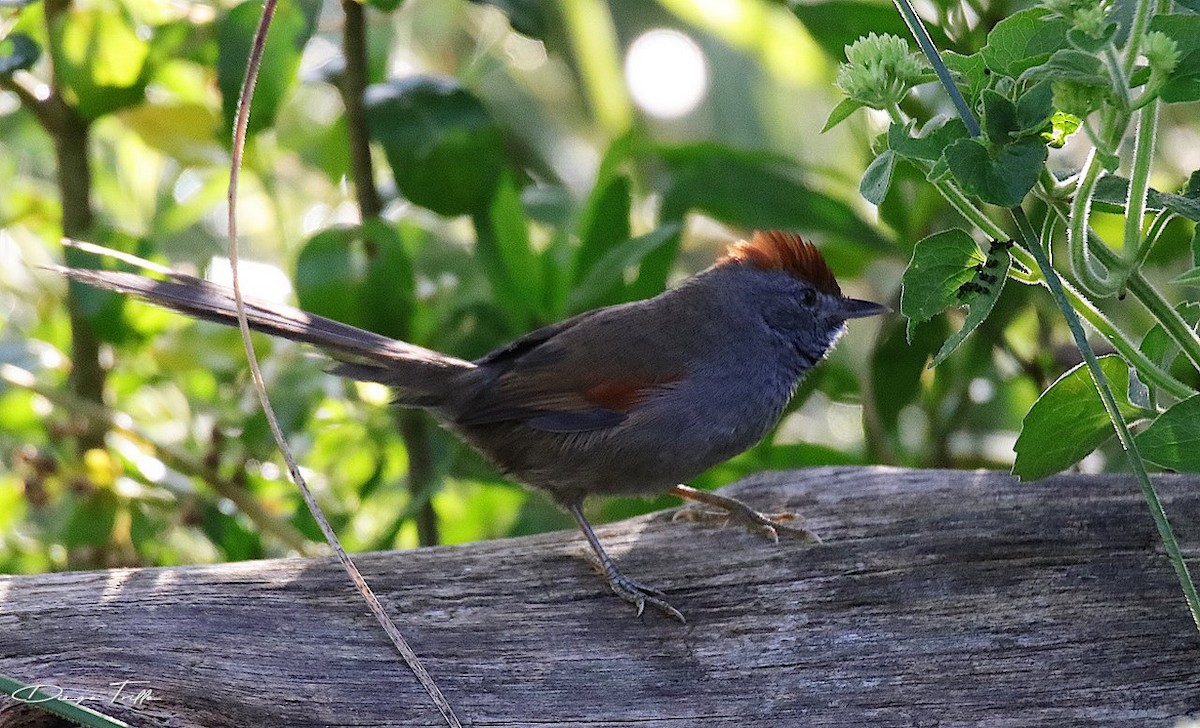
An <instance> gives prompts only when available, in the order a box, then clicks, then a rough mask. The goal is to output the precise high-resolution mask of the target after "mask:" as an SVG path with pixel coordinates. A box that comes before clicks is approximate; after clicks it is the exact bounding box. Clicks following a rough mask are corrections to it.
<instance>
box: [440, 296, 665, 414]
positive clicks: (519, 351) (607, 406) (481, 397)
mask: <svg viewBox="0 0 1200 728" xmlns="http://www.w3.org/2000/svg"><path fill="white" fill-rule="evenodd" d="M611 310H612V309H602V310H600V311H593V312H590V313H587V314H582V315H580V316H577V317H575V318H574V319H569V320H568V321H564V322H562V323H559V324H555V325H553V326H549V327H546V328H544V329H539V330H538V331H535V332H533V333H531V334H527V335H526V336H523V337H521V338H520V339H518V340H517V341H516V342H513V344H511V345H509V346H507V347H505V348H504V349H501V350H499V351H497V352H493V353H492V354H489V355H488V356H486V357H484V358H482V359H480V360H478V361H477V362H476V363H477V364H479V365H480V366H482V367H485V368H486V367H492V368H494V369H495V370H496V377H495V379H494V380H493V381H492V382H491V383H490V384H489V385H488V386H486V387H484V388H483V389H482V390H481V391H480V392H479V394H478V395H476V396H475V397H474V398H473V399H472V400H471V402H470V403H469V404H468V405H467V406H466V407H464V408H463V413H462V414H460V415H459V416H458V417H456V418H455V422H457V423H458V424H460V425H467V426H470V425H487V424H496V423H501V422H523V423H525V424H526V425H528V426H529V427H532V428H534V429H538V430H544V431H547V432H585V431H591V430H599V429H605V428H608V427H615V426H617V425H619V424H621V423H622V422H624V421H625V419H626V417H627V416H628V414H629V413H630V412H631V411H633V410H634V409H636V408H637V407H638V406H639V405H640V404H642V403H644V402H645V401H646V400H647V399H648V398H650V397H652V396H654V395H656V394H658V393H660V392H663V391H666V390H667V389H669V388H670V386H671V385H672V384H673V383H674V382H677V381H679V380H680V379H682V378H683V377H684V376H685V375H686V370H685V369H684V368H683V367H681V366H680V367H670V368H666V369H665V370H664V367H663V366H662V363H661V362H658V364H657V365H656V366H655V367H653V368H651V367H647V366H639V362H638V361H637V360H636V357H634V356H633V352H639V351H641V352H645V351H649V350H650V348H649V346H648V344H647V343H646V342H641V341H637V340H630V339H629V337H628V336H621V337H614V336H612V335H611V334H612V331H611V330H609V331H605V329H606V328H611V327H613V326H614V325H621V323H622V322H624V321H626V320H627V319H624V318H620V319H618V318H617V317H614V316H613V315H612V314H610V313H605V312H606V311H611ZM615 341H622V342H624V344H623V346H622V350H616V349H615V344H612V343H610V342H615Z"/></svg>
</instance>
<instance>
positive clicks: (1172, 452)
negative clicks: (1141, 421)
mask: <svg viewBox="0 0 1200 728" xmlns="http://www.w3.org/2000/svg"><path fill="white" fill-rule="evenodd" d="M1134 442H1136V443H1137V448H1138V452H1140V453H1141V455H1142V457H1143V458H1145V459H1146V460H1149V461H1150V462H1152V463H1154V464H1155V465H1158V466H1159V467H1163V468H1169V469H1171V470H1179V471H1182V472H1189V473H1194V472H1197V471H1200V394H1196V395H1193V396H1191V397H1188V398H1187V399H1185V400H1182V401H1180V402H1176V403H1175V404H1174V405H1172V406H1171V407H1170V408H1169V409H1167V411H1166V412H1163V413H1162V414H1161V415H1159V416H1158V417H1157V418H1155V420H1154V421H1153V422H1151V423H1150V427H1148V428H1146V430H1145V431H1144V432H1141V433H1138V435H1137V436H1136V437H1135V438H1134Z"/></svg>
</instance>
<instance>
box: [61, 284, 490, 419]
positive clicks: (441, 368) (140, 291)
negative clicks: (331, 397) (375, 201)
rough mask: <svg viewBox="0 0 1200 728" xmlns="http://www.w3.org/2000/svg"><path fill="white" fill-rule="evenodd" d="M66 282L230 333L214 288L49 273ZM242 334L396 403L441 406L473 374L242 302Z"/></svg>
mask: <svg viewBox="0 0 1200 728" xmlns="http://www.w3.org/2000/svg"><path fill="white" fill-rule="evenodd" d="M55 270H57V271H58V272H59V273H62V274H63V275H65V276H67V277H69V278H71V279H72V280H76V281H79V282H80V283H86V284H88V285H91V286H95V287H97V288H103V289H105V290H109V291H115V292H117V293H127V294H132V295H135V296H138V297H140V298H143V299H145V300H147V301H149V302H151V303H154V304H156V305H159V306H163V307H165V308H169V309H173V310H175V311H179V312H182V313H185V314H188V315H190V316H194V317H196V318H201V319H205V320H208V321H214V322H216V323H219V324H225V325H227V326H237V325H238V323H237V305H236V303H235V301H234V298H233V291H232V290H230V289H228V288H226V287H224V286H219V285H216V284H214V283H209V282H208V281H204V280H201V279H199V278H195V277H193V276H187V275H183V274H178V273H173V274H172V278H171V279H170V280H158V279H154V278H147V277H145V276H141V275H137V274H134V273H123V272H119V271H107V270H93V269H89V268H61V267H59V268H55ZM245 303H246V319H247V322H248V323H249V324H250V328H252V329H254V330H256V331H261V332H263V333H266V334H270V335H272V336H280V337H283V338H285V339H291V340H292V341H300V342H304V343H307V344H313V345H315V346H318V347H320V348H321V349H324V350H325V351H327V352H328V353H329V354H330V355H331V356H333V358H335V359H337V360H339V361H340V362H342V364H340V365H339V366H338V367H336V368H335V369H334V371H335V373H337V374H340V375H342V376H347V377H351V378H354V379H360V380H364V381H376V382H382V383H384V384H388V385H391V386H393V387H396V388H397V389H398V390H399V392H398V393H399V401H400V402H401V403H406V404H412V405H416V406H430V405H432V404H434V403H435V400H438V399H441V398H443V397H444V396H445V395H446V394H448V392H446V386H447V384H448V383H449V382H450V379H451V378H452V377H453V376H454V375H457V374H463V373H466V372H469V371H472V370H474V369H476V368H477V367H476V366H475V364H473V363H471V362H469V361H466V360H463V359H457V358H455V357H452V356H447V355H445V354H441V353H439V352H436V351H433V350H431V349H426V348H424V347H421V346H417V345H416V344H410V343H408V342H406V341H399V340H397V339H391V338H388V337H386V336H381V335H379V334H375V333H372V332H370V331H364V330H363V329H360V328H357V327H354V326H350V325H348V324H343V323H340V322H338V321H334V320H332V319H327V318H325V317H323V316H317V315H315V314H311V313H307V312H305V311H301V310H300V309H297V308H292V307H291V306H284V305H279V304H272V303H264V302H262V301H254V300H250V299H247V300H246V301H245Z"/></svg>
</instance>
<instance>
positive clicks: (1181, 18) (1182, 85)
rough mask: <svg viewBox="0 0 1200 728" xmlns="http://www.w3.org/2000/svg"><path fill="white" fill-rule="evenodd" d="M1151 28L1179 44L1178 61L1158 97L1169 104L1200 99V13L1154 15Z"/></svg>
mask: <svg viewBox="0 0 1200 728" xmlns="http://www.w3.org/2000/svg"><path fill="white" fill-rule="evenodd" d="M1150 29H1151V30H1157V31H1161V32H1163V33H1166V34H1167V36H1168V37H1170V38H1171V40H1173V41H1175V42H1176V43H1177V44H1178V45H1179V52H1180V56H1179V62H1178V63H1177V64H1175V70H1173V71H1171V76H1170V78H1169V79H1168V80H1167V82H1166V84H1164V85H1163V87H1162V90H1161V92H1160V93H1159V98H1161V99H1162V100H1163V101H1165V102H1167V103H1169V104H1178V103H1184V102H1188V101H1197V100H1200V43H1197V42H1196V39H1197V38H1200V15H1195V14H1192V13H1178V14H1170V15H1155V16H1154V17H1153V18H1151V20H1150Z"/></svg>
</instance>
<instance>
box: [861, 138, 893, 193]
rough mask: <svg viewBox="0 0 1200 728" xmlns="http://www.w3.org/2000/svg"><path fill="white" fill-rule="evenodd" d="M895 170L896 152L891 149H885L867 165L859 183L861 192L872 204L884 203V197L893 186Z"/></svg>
mask: <svg viewBox="0 0 1200 728" xmlns="http://www.w3.org/2000/svg"><path fill="white" fill-rule="evenodd" d="M895 171H896V153H895V152H894V151H892V150H891V149H885V150H884V151H883V153H882V154H880V155H879V156H878V157H875V159H874V160H872V161H871V163H870V164H869V165H867V170H866V172H864V173H863V176H862V181H861V182H859V184H858V191H859V193H860V194H861V195H862V196H863V198H864V199H866V201H867V202H870V203H871V204H872V205H881V204H883V198H884V197H886V196H887V191H888V188H889V187H891V186H892V173H893V172H895Z"/></svg>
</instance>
